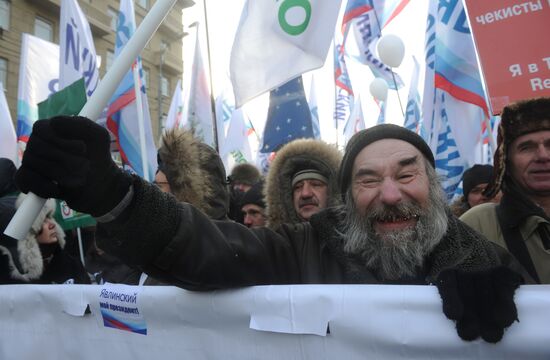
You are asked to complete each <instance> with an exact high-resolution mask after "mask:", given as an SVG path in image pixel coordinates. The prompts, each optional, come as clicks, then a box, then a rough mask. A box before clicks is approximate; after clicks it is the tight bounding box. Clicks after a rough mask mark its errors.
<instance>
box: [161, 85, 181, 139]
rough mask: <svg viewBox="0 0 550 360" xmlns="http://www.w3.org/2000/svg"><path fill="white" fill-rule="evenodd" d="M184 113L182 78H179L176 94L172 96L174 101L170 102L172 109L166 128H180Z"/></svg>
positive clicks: (167, 117) (169, 112)
mask: <svg viewBox="0 0 550 360" xmlns="http://www.w3.org/2000/svg"><path fill="white" fill-rule="evenodd" d="M182 114H183V97H182V95H181V80H178V84H177V85H176V89H175V90H174V95H173V96H172V102H171V103H170V110H168V115H167V116H166V124H165V125H164V128H165V129H166V130H168V129H172V128H176V129H177V128H179V127H180V126H181V125H183V124H182Z"/></svg>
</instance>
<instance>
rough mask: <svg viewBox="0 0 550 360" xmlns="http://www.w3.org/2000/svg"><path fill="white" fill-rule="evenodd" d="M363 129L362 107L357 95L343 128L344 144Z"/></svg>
mask: <svg viewBox="0 0 550 360" xmlns="http://www.w3.org/2000/svg"><path fill="white" fill-rule="evenodd" d="M364 128H365V118H364V116H363V107H362V106H361V96H360V95H357V97H356V98H355V101H354V104H353V110H352V111H351V114H350V116H349V118H348V122H347V123H346V126H345V127H344V143H347V142H348V140H349V139H350V138H351V137H352V136H353V135H354V134H355V133H357V132H359V131H361V130H363V129H364Z"/></svg>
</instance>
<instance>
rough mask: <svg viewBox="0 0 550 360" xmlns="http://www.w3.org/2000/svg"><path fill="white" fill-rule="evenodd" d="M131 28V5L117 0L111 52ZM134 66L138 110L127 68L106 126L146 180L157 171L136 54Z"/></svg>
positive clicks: (119, 46) (128, 161) (129, 162)
mask: <svg viewBox="0 0 550 360" xmlns="http://www.w3.org/2000/svg"><path fill="white" fill-rule="evenodd" d="M135 29H136V22H135V16H134V5H133V3H132V1H131V0H121V2H120V11H119V14H118V19H117V33H116V48H115V55H118V54H120V52H121V51H122V49H123V48H124V46H125V45H126V43H127V42H128V40H129V39H130V37H131V36H132V35H133V34H134V31H135ZM134 66H137V70H138V72H139V81H140V85H139V89H140V91H139V92H140V94H139V96H140V97H141V103H142V109H140V110H138V107H137V102H136V91H135V86H134V75H133V72H132V70H130V71H128V72H127V73H126V75H125V76H124V78H123V79H122V82H121V83H120V84H119V86H118V88H117V89H116V91H115V93H114V95H113V96H112V98H111V101H110V103H109V108H108V111H107V128H108V129H109V130H110V131H111V132H112V133H113V135H114V136H115V139H116V144H117V147H118V150H119V151H120V156H121V158H122V160H123V161H124V163H125V164H126V165H128V166H130V168H131V170H133V171H134V172H135V173H136V174H138V175H139V176H141V177H143V178H146V176H147V177H148V178H149V179H153V178H154V176H155V171H156V170H157V151H156V148H155V143H154V141H153V131H152V129H151V115H150V112H149V104H148V102H147V94H146V90H145V86H143V69H142V67H141V59H140V58H139V57H138V58H137V59H136V62H135V63H134V65H133V67H134ZM138 111H141V112H142V114H143V127H144V131H145V144H144V145H145V146H144V148H145V149H146V150H145V154H144V153H142V147H141V143H140V130H139V126H140V125H139V123H138ZM143 156H146V159H147V165H146V166H147V169H144V168H143V165H142V161H143V160H142V157H143ZM146 173H147V175H146Z"/></svg>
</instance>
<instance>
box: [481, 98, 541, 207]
mask: <svg viewBox="0 0 550 360" xmlns="http://www.w3.org/2000/svg"><path fill="white" fill-rule="evenodd" d="M543 130H550V97H541V98H535V99H529V100H522V101H518V102H516V103H512V104H509V105H508V106H506V107H504V109H503V110H502V114H501V121H500V125H499V127H498V136H497V150H496V151H495V155H494V160H493V165H494V167H495V169H494V173H493V178H492V180H491V182H490V184H489V185H488V186H487V188H486V189H485V191H484V192H483V194H484V195H485V196H488V197H493V196H494V195H495V194H496V193H497V192H498V191H499V190H500V188H501V187H502V182H503V180H504V177H505V174H506V163H507V160H508V149H509V147H510V145H511V144H512V142H513V141H514V140H515V139H517V138H518V137H520V136H522V135H526V134H529V133H532V132H536V131H543Z"/></svg>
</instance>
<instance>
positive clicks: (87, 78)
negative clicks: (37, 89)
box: [59, 0, 99, 97]
mask: <svg viewBox="0 0 550 360" xmlns="http://www.w3.org/2000/svg"><path fill="white" fill-rule="evenodd" d="M59 44H60V45H59V50H60V53H59V55H60V63H59V89H60V90H61V89H63V88H64V87H66V86H68V85H71V84H72V83H74V82H75V81H77V80H78V79H80V78H82V77H84V84H85V86H86V95H87V96H88V97H90V96H91V95H92V93H93V92H94V90H95V88H96V87H97V84H98V82H99V69H98V68H97V56H96V51H95V46H94V39H93V38H92V32H91V31H90V24H88V21H87V20H86V17H85V16H84V14H83V13H82V10H81V9H80V6H78V2H77V1H76V0H61V20H60V23H59Z"/></svg>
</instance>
